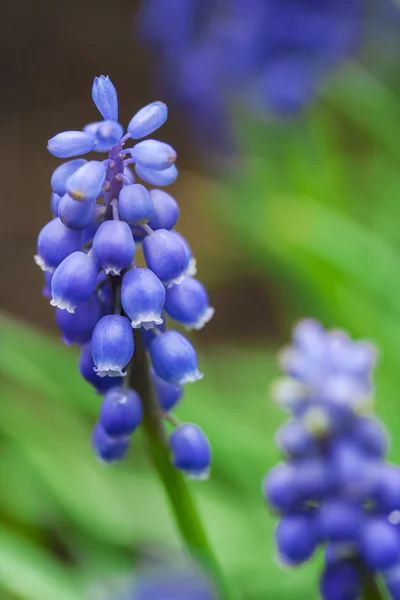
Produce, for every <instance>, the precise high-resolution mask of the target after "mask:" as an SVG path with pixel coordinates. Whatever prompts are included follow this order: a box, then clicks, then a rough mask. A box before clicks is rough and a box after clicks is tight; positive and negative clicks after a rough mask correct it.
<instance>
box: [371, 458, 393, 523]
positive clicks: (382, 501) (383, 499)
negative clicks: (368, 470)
mask: <svg viewBox="0 0 400 600" xmlns="http://www.w3.org/2000/svg"><path fill="white" fill-rule="evenodd" d="M372 495H373V499H374V501H375V502H376V504H377V506H378V508H379V509H380V510H384V511H386V512H389V513H390V512H391V511H400V467H399V466H398V465H392V464H384V465H379V466H378V468H377V469H376V470H375V473H374V476H373V489H372Z"/></svg>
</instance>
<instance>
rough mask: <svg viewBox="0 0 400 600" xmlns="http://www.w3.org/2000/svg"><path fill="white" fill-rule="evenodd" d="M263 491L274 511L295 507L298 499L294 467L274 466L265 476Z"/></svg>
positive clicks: (291, 465) (284, 464)
mask: <svg viewBox="0 0 400 600" xmlns="http://www.w3.org/2000/svg"><path fill="white" fill-rule="evenodd" d="M263 490H264V496H265V499H266V500H267V501H268V502H269V503H270V504H271V506H272V507H273V508H274V509H275V510H277V511H279V512H281V511H286V510H290V509H293V508H294V507H296V506H297V504H298V502H299V497H300V491H299V481H298V474H297V468H296V465H295V464H292V463H280V464H278V465H276V466H275V467H274V468H273V469H271V470H270V471H269V473H268V474H267V475H266V477H265V479H264V484H263Z"/></svg>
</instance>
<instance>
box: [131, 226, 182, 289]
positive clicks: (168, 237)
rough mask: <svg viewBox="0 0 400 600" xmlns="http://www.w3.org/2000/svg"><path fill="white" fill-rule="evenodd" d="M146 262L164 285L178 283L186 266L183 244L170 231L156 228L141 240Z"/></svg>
mask: <svg viewBox="0 0 400 600" xmlns="http://www.w3.org/2000/svg"><path fill="white" fill-rule="evenodd" d="M142 247H143V254H144V258H145V260H146V264H147V266H148V267H149V269H150V270H151V271H153V273H155V274H156V275H157V277H158V278H159V279H160V280H161V281H162V282H163V283H164V284H166V285H171V284H173V283H180V282H181V281H182V280H183V278H184V272H185V269H186V267H187V256H186V251H185V246H184V244H183V242H182V240H180V239H179V238H178V237H176V236H174V234H173V233H172V232H171V231H167V230H166V229H158V230H157V231H154V232H153V233H152V234H150V235H148V236H147V237H146V238H145V239H144V240H143V244H142Z"/></svg>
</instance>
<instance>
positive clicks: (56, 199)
mask: <svg viewBox="0 0 400 600" xmlns="http://www.w3.org/2000/svg"><path fill="white" fill-rule="evenodd" d="M60 202H61V196H59V195H58V194H56V193H55V192H53V193H52V194H51V197H50V209H51V212H52V213H53V217H57V216H58V207H59V206H60Z"/></svg>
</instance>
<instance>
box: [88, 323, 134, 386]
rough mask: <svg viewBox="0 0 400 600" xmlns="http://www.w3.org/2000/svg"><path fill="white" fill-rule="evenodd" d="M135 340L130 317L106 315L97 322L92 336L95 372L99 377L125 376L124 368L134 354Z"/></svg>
mask: <svg viewBox="0 0 400 600" xmlns="http://www.w3.org/2000/svg"><path fill="white" fill-rule="evenodd" d="M133 350H134V342H133V333H132V327H131V324H130V322H129V319H127V318H126V317H122V316H121V315H106V316H105V317H102V318H101V319H100V321H99V322H98V323H97V325H96V327H95V328H94V331H93V336H92V353H93V361H94V364H95V369H94V370H95V372H96V373H97V375H98V376H99V377H105V376H106V375H108V376H110V377H115V376H125V375H126V371H125V372H124V370H123V369H124V368H125V367H126V366H127V364H128V363H129V361H130V360H131V358H132V356H133Z"/></svg>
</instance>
